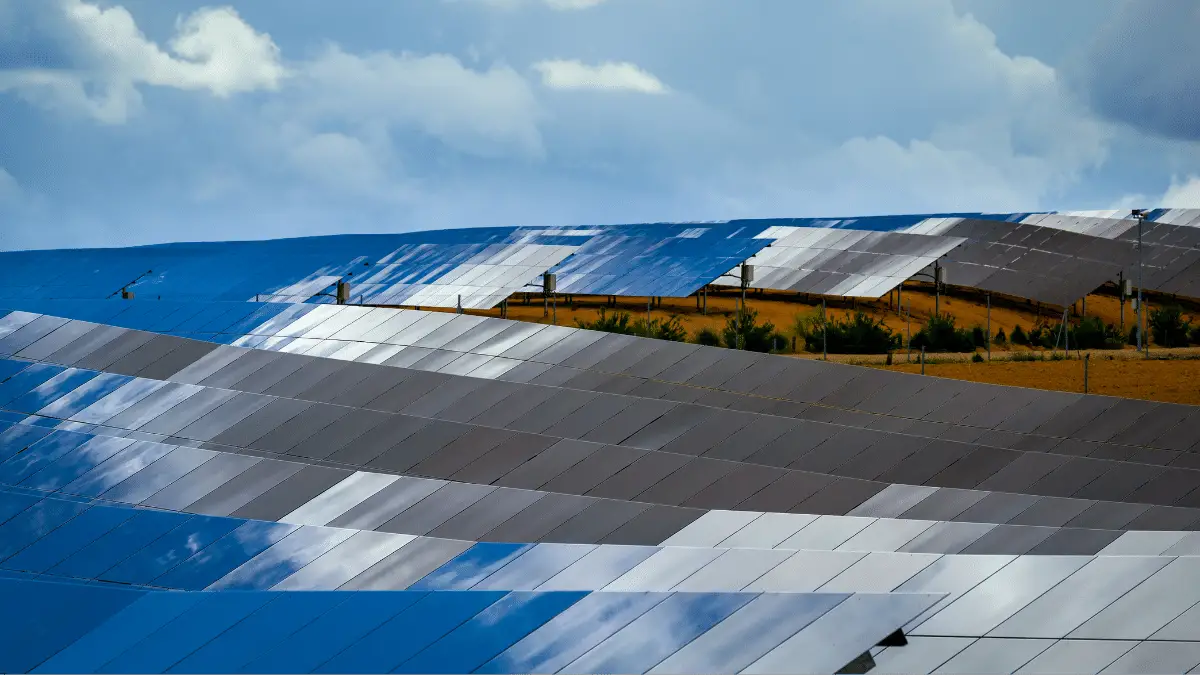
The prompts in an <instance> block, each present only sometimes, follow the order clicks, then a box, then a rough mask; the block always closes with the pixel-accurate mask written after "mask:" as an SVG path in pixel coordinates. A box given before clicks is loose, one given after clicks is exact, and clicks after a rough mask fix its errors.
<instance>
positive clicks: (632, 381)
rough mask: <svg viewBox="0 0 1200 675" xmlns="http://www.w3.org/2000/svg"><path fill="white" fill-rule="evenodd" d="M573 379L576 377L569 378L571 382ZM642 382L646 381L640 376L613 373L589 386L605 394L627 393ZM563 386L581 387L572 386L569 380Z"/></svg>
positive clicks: (592, 389) (570, 387)
mask: <svg viewBox="0 0 1200 675" xmlns="http://www.w3.org/2000/svg"><path fill="white" fill-rule="evenodd" d="M575 379H577V378H571V382H574V381H575ZM644 382H646V380H643V379H642V378H640V377H633V376H631V375H613V376H611V377H609V378H608V379H606V380H604V381H602V382H600V383H598V384H596V386H594V387H590V390H591V391H596V392H601V393H605V394H628V393H629V392H631V391H633V390H634V389H637V388H638V387H640V386H642V383H644ZM565 386H566V387H567V388H569V389H579V388H581V387H574V386H572V385H571V384H570V382H568V383H567V384H566V385H565Z"/></svg>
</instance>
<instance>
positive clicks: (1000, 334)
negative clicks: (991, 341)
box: [995, 328, 1008, 345]
mask: <svg viewBox="0 0 1200 675" xmlns="http://www.w3.org/2000/svg"><path fill="white" fill-rule="evenodd" d="M995 343H996V344H998V345H1003V344H1008V336H1007V335H1005V334H1004V329H1003V328H1001V329H1000V330H998V331H996V339H995Z"/></svg>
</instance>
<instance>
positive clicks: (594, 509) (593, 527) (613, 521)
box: [542, 499, 650, 544]
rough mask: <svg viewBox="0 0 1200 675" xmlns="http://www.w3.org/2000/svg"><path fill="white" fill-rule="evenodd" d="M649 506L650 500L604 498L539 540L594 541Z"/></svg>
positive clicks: (561, 541)
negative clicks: (628, 500) (635, 500)
mask: <svg viewBox="0 0 1200 675" xmlns="http://www.w3.org/2000/svg"><path fill="white" fill-rule="evenodd" d="M648 508H650V505H649V504H638V503H637V502H622V501H616V500H611V499H603V500H600V501H597V502H596V503H594V504H592V505H591V506H589V507H587V508H586V509H584V510H583V511H581V512H580V513H579V514H578V515H576V516H574V517H572V518H571V519H570V520H568V521H567V522H565V523H563V524H562V525H560V526H558V527H556V528H554V529H553V530H551V531H550V532H549V533H547V534H546V536H545V537H543V538H542V540H543V541H550V542H558V543H563V544H595V543H598V542H600V541H601V540H603V539H604V538H605V537H607V536H608V535H609V534H612V532H613V531H615V530H616V529H617V528H619V527H621V526H622V525H624V524H625V523H627V522H629V521H631V520H633V519H634V518H636V517H637V516H638V515H639V514H641V513H642V512H643V511H645V510H646V509H648Z"/></svg>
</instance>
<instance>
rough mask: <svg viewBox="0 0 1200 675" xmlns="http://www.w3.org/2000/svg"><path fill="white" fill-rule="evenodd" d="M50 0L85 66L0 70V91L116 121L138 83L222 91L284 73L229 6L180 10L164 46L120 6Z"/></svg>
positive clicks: (268, 43) (273, 83) (129, 109)
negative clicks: (183, 12) (185, 13)
mask: <svg viewBox="0 0 1200 675" xmlns="http://www.w3.org/2000/svg"><path fill="white" fill-rule="evenodd" d="M55 1H56V2H57V4H56V5H54V7H53V12H52V13H53V14H54V18H55V19H57V20H59V21H60V22H62V23H63V24H64V26H63V28H64V29H65V30H66V32H67V34H69V35H70V41H71V47H72V48H73V49H75V50H78V51H79V52H80V55H81V57H82V60H83V61H84V66H83V67H81V68H78V69H69V70H68V69H57V70H52V69H40V68H25V69H17V70H0V91H5V90H13V91H16V92H17V93H18V94H20V95H21V96H23V97H24V98H26V99H27V100H30V101H32V102H34V103H37V104H40V105H43V106H48V107H58V108H65V109H68V110H71V111H76V112H82V113H84V114H86V115H89V116H91V117H93V118H95V119H96V120H98V121H100V122H104V123H109V124H119V123H122V122H124V121H125V120H127V119H128V118H129V116H130V115H131V114H132V113H133V112H135V111H136V110H138V109H139V108H140V106H141V95H140V93H139V91H138V87H139V86H141V85H151V86H160V87H171V88H175V89H184V90H204V91H208V92H209V93H210V94H212V95H214V96H217V97H222V98H225V97H229V96H232V95H233V94H237V93H242V92H249V91H255V90H260V89H267V90H273V89H277V88H278V87H279V85H280V82H281V81H282V80H283V79H284V77H285V76H286V75H287V71H286V70H285V68H284V67H283V65H282V64H281V63H280V55H279V49H278V47H276V46H275V43H274V42H273V41H272V40H271V37H270V36H269V35H266V34H263V33H258V32H256V31H255V30H254V29H253V28H251V27H250V26H249V25H248V24H246V23H245V22H244V21H243V20H242V19H241V17H239V16H238V14H237V12H236V11H235V10H233V9H232V8H229V7H220V8H204V9H200V10H198V11H196V12H194V13H193V14H191V15H189V16H187V17H181V18H179V19H178V20H177V22H176V26H175V29H176V32H175V36H174V37H173V38H172V39H171V40H170V42H169V43H168V47H169V50H170V51H169V52H168V51H164V50H163V49H162V48H160V47H159V46H158V45H157V44H155V43H154V42H152V41H150V40H149V39H147V38H146V36H145V35H144V34H143V33H142V32H141V30H139V29H138V27H137V24H136V22H135V21H134V19H133V16H132V15H131V14H130V13H129V11H128V10H126V9H125V8H124V7H121V6H114V7H109V8H107V9H104V8H101V7H99V6H98V5H93V4H89V3H86V2H83V1H82V0H55Z"/></svg>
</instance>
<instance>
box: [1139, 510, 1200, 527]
mask: <svg viewBox="0 0 1200 675" xmlns="http://www.w3.org/2000/svg"><path fill="white" fill-rule="evenodd" d="M1197 520H1200V512H1197V511H1196V509H1183V508H1179V507H1176V506H1151V507H1150V508H1148V509H1146V510H1145V511H1143V512H1142V514H1141V515H1139V516H1138V517H1137V518H1134V519H1133V520H1131V521H1129V524H1128V525H1126V526H1125V529H1127V530H1193V529H1195V528H1196V522H1197Z"/></svg>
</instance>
